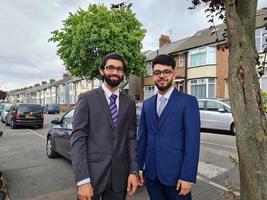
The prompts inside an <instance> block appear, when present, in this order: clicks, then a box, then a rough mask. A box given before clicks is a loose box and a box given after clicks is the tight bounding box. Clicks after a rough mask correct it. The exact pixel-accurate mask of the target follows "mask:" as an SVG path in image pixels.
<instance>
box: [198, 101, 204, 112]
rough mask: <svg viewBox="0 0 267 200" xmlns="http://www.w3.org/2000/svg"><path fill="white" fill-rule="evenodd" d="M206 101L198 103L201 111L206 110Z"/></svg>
mask: <svg viewBox="0 0 267 200" xmlns="http://www.w3.org/2000/svg"><path fill="white" fill-rule="evenodd" d="M204 103H205V102H204V101H198V107H199V110H204Z"/></svg>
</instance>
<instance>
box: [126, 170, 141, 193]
mask: <svg viewBox="0 0 267 200" xmlns="http://www.w3.org/2000/svg"><path fill="white" fill-rule="evenodd" d="M137 185H138V181H137V176H136V175H134V174H130V175H129V176H128V184H127V192H128V195H129V196H132V195H133V194H134V193H135V191H136V189H137Z"/></svg>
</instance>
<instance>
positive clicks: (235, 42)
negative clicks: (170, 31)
mask: <svg viewBox="0 0 267 200" xmlns="http://www.w3.org/2000/svg"><path fill="white" fill-rule="evenodd" d="M192 3H193V4H194V5H198V4H200V3H206V4H208V7H209V8H208V11H210V12H211V13H216V15H219V16H220V18H223V17H224V16H223V13H224V11H225V23H226V26H227V39H228V46H229V58H228V63H229V96H230V102H231V108H232V113H233V117H234V121H235V126H236V144H237V151H238V157H239V171H240V198H241V199H242V200H266V199H267V120H266V115H265V112H264V109H263V102H262V97H261V91H260V85H259V81H258V77H257V73H256V70H255V66H256V64H258V63H259V57H258V54H257V50H256V47H255V19H256V11H257V0H242V1H240V0H192Z"/></svg>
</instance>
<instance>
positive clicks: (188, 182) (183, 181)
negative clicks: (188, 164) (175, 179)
mask: <svg viewBox="0 0 267 200" xmlns="http://www.w3.org/2000/svg"><path fill="white" fill-rule="evenodd" d="M180 181H183V182H186V183H189V184H191V185H194V183H191V182H188V181H184V180H181V179H180Z"/></svg>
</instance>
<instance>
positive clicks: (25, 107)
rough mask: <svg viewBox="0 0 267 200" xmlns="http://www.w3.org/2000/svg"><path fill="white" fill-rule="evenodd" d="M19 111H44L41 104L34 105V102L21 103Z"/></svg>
mask: <svg viewBox="0 0 267 200" xmlns="http://www.w3.org/2000/svg"><path fill="white" fill-rule="evenodd" d="M18 112H20V113H27V112H35V113H36V112H42V107H41V105H34V104H32V105H31V104H25V105H23V104H22V105H19V107H18Z"/></svg>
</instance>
